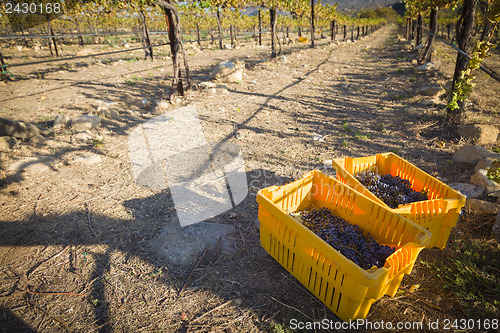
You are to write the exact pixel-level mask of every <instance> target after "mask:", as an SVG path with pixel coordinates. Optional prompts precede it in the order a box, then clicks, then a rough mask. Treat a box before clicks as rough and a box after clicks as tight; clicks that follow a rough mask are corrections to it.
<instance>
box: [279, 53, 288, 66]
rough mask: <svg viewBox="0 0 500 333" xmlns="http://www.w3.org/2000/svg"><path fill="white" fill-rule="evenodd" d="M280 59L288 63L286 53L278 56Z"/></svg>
mask: <svg viewBox="0 0 500 333" xmlns="http://www.w3.org/2000/svg"><path fill="white" fill-rule="evenodd" d="M280 60H281V61H282V62H283V63H284V64H287V63H288V57H287V56H286V55H282V56H280Z"/></svg>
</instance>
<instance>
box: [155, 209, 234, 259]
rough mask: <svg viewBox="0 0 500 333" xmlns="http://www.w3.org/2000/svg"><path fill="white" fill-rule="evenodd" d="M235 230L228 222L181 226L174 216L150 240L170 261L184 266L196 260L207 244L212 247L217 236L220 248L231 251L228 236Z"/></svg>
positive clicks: (216, 241) (216, 240)
mask: <svg viewBox="0 0 500 333" xmlns="http://www.w3.org/2000/svg"><path fill="white" fill-rule="evenodd" d="M235 230H236V229H235V228H234V226H232V225H229V224H219V223H208V222H199V223H196V224H191V225H188V226H185V227H181V226H180V223H179V219H178V218H177V216H176V217H174V218H173V219H172V220H171V221H170V222H169V223H168V224H167V225H166V226H165V227H164V228H163V230H162V232H161V233H160V234H159V235H158V237H156V238H155V239H154V240H152V241H151V245H152V246H153V247H154V248H155V249H156V250H157V251H158V253H159V254H160V255H163V256H164V257H165V258H166V259H167V261H169V262H170V263H172V264H174V265H177V266H186V265H189V264H190V263H192V262H193V261H194V260H196V259H197V258H198V257H199V256H200V254H201V253H202V252H203V251H204V250H205V248H206V247H207V246H210V247H211V248H214V247H215V245H216V244H217V243H218V241H219V238H220V239H221V241H220V248H221V250H222V251H224V252H226V253H227V252H230V251H232V250H233V245H232V244H231V242H230V239H229V238H228V236H229V235H230V234H232V233H234V232H235Z"/></svg>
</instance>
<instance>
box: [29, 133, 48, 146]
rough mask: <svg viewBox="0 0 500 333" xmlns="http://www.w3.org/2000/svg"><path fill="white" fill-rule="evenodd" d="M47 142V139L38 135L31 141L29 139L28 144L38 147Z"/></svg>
mask: <svg viewBox="0 0 500 333" xmlns="http://www.w3.org/2000/svg"><path fill="white" fill-rule="evenodd" d="M45 140H46V139H45V138H44V137H43V136H41V135H37V136H34V137H32V138H31V139H29V141H28V143H29V144H30V145H34V146H37V145H41V144H43V143H45Z"/></svg>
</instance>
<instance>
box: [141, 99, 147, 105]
mask: <svg viewBox="0 0 500 333" xmlns="http://www.w3.org/2000/svg"><path fill="white" fill-rule="evenodd" d="M141 103H142V104H144V105H147V104H149V100H148V99H147V98H143V99H141Z"/></svg>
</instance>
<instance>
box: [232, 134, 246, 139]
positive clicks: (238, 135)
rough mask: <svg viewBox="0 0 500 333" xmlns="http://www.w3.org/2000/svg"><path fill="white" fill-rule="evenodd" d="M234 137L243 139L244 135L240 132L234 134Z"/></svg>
mask: <svg viewBox="0 0 500 333" xmlns="http://www.w3.org/2000/svg"><path fill="white" fill-rule="evenodd" d="M234 136H235V137H236V139H243V138H245V135H243V133H241V132H236V134H235V135H234Z"/></svg>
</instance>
